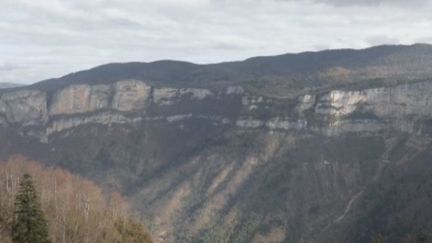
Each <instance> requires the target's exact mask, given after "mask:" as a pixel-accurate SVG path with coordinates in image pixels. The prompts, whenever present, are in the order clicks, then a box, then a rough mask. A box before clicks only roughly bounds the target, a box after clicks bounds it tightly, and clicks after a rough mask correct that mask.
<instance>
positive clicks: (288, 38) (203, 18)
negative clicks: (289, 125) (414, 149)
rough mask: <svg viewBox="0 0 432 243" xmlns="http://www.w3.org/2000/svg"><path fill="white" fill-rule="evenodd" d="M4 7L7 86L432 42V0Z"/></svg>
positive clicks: (0, 70)
mask: <svg viewBox="0 0 432 243" xmlns="http://www.w3.org/2000/svg"><path fill="white" fill-rule="evenodd" d="M0 1H1V8H0V53H1V54H2V55H0V82H21V83H30V82H34V81H39V80H42V79H46V78H51V77H56V76H60V75H64V74H66V73H69V72H72V71H77V70H81V69H85V68H90V67H92V66H95V65H100V64H103V63H108V62H126V61H153V60H159V59H179V60H186V61H192V62H198V63H208V62H218V61H226V60H236V59H243V58H246V57H250V56H255V55H271V54H281V53H285V52H300V51H306V50H320V49H327V48H345V47H352V48H362V47H367V46H371V45H377V44H392V43H393V44H398V43H402V44H409V43H414V42H430V41H432V34H430V31H428V30H430V29H432V15H431V14H430V12H431V10H432V6H431V1H432V0H431V1H427V0H414V2H412V1H411V2H410V5H407V4H406V1H402V0H396V1H395V0H378V1H377V0H374V1H372V0H361V1H360V0H358V1H355V0H93V1H87V0H85V1H84V0H0ZM414 10H415V11H414Z"/></svg>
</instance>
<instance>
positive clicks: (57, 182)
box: [0, 156, 152, 243]
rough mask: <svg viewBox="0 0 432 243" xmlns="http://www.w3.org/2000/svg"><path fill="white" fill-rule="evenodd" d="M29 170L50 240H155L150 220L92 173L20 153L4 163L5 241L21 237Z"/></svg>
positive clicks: (0, 235)
mask: <svg viewBox="0 0 432 243" xmlns="http://www.w3.org/2000/svg"><path fill="white" fill-rule="evenodd" d="M24 175H27V177H29V178H30V177H31V178H32V183H33V184H34V188H35V191H36V192H37V200H38V204H39V205H40V208H41V212H42V214H43V218H44V219H45V220H46V223H47V230H48V239H49V241H50V242H52V243H57V242H58V243H98V242H101V243H102V242H104V243H105V242H107V243H108V242H112V243H126V242H127V243H150V242H152V241H151V238H150V235H149V234H148V233H147V231H146V229H145V226H144V225H143V224H142V223H141V222H140V221H139V220H138V219H137V218H136V217H134V216H133V215H132V213H131V212H130V209H129V206H128V204H127V202H126V200H125V199H123V198H122V196H121V195H120V194H118V193H111V194H110V195H108V196H106V195H105V194H104V193H103V191H102V189H101V188H100V187H98V186H97V185H95V184H94V183H92V182H91V181H89V180H87V179H84V178H81V177H79V176H75V175H73V174H71V173H69V172H67V171H65V170H62V169H57V168H46V167H43V166H42V165H40V164H39V163H37V162H34V161H29V160H28V159H26V158H23V157H20V156H15V157H12V158H10V159H9V160H8V161H5V162H2V163H0V242H1V243H9V242H17V241H16V240H15V238H16V237H15V235H14V234H13V233H14V232H13V231H14V229H13V226H14V223H15V221H16V220H17V216H16V215H17V209H16V208H17V200H18V199H19V197H20V196H19V194H20V192H21V191H22V190H23V188H22V186H23V183H20V182H22V181H23V180H25V179H26V177H25V176H24ZM29 178H27V179H29ZM20 187H21V188H20ZM17 195H18V196H17ZM13 235H14V238H13V237H12V236H13ZM13 239H14V240H13Z"/></svg>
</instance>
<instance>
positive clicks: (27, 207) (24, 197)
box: [12, 174, 50, 243]
mask: <svg viewBox="0 0 432 243" xmlns="http://www.w3.org/2000/svg"><path fill="white" fill-rule="evenodd" d="M12 238H13V242H14V243H49V242H50V241H49V239H48V226H47V222H46V220H45V217H44V215H43V213H42V211H41V206H40V202H39V198H38V196H37V192H36V189H35V187H34V185H33V181H32V178H31V176H30V175H28V174H25V175H24V176H23V179H22V180H21V182H20V188H19V192H18V194H17V196H16V199H15V212H14V224H13V227H12Z"/></svg>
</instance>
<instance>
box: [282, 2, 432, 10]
mask: <svg viewBox="0 0 432 243" xmlns="http://www.w3.org/2000/svg"><path fill="white" fill-rule="evenodd" d="M276 1H300V2H307V1H314V2H317V3H324V4H330V5H334V6H370V5H372V6H378V5H396V6H405V7H406V6H412V7H416V8H418V7H419V6H425V5H430V4H431V1H430V0H410V1H406V0H276Z"/></svg>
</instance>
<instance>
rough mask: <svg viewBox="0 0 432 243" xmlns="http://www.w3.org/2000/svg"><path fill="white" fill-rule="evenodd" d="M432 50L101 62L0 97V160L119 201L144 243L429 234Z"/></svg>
mask: <svg viewBox="0 0 432 243" xmlns="http://www.w3.org/2000/svg"><path fill="white" fill-rule="evenodd" d="M431 64H432V46H430V45H426V44H416V45H411V46H378V47H373V48H369V49H364V50H328V51H321V52H306V53H299V54H285V55H281V56H274V57H256V58H251V59H247V60H245V61H241V62H229V63H219V64H209V65H197V64H192V63H185V62H178V61H159V62H153V63H119V64H107V65H103V66H99V67H95V68H93V69H90V70H86V71H82V72H77V73H73V74H69V75H66V76H64V77H61V78H56V79H50V80H45V81H42V82H39V83H36V84H34V85H31V86H27V87H21V88H16V89H12V90H2V91H0V136H1V137H4V138H7V139H2V140H1V141H0V159H6V158H7V157H9V156H10V155H12V154H22V155H24V156H27V157H30V158H32V159H35V160H38V161H43V162H44V163H46V164H47V165H55V166H60V167H63V168H66V169H69V170H71V171H73V172H74V173H77V174H80V175H81V176H84V177H87V178H91V179H92V180H95V181H96V182H97V183H98V184H99V185H101V186H102V187H103V188H104V189H105V190H108V191H109V190H114V191H121V192H122V194H123V195H124V196H125V197H127V198H128V200H129V201H130V202H131V203H132V204H133V205H134V208H135V209H136V210H138V211H139V212H140V213H142V215H143V216H144V217H145V220H146V222H151V227H150V228H151V229H152V230H153V232H152V233H153V238H154V239H155V241H156V242H306V243H327V242H328V243H330V242H332V243H333V242H353V243H364V242H372V240H373V239H374V238H375V237H378V236H379V235H382V236H384V242H411V240H412V238H413V237H416V235H417V234H419V233H420V232H432V223H431V222H430V220H429V219H430V218H431V216H432V210H430V209H429V208H430V207H429V205H430V203H431V202H432V198H431V197H432V179H430V174H431V172H432V171H431V170H432V164H431V163H429V162H430V158H432V157H431V156H432V154H431V151H432V149H431V147H432V146H431V145H432V143H431V142H432V136H431V135H432V100H431V96H430V94H431V92H432V65H431Z"/></svg>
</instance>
